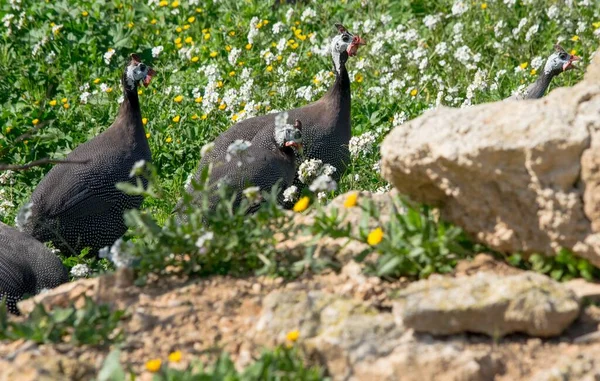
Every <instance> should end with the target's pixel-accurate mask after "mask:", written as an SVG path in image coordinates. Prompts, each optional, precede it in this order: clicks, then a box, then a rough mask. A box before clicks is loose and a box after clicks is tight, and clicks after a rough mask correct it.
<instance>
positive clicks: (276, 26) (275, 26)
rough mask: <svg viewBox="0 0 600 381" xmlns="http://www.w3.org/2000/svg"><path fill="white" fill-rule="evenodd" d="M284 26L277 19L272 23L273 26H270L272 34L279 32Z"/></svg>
mask: <svg viewBox="0 0 600 381" xmlns="http://www.w3.org/2000/svg"><path fill="white" fill-rule="evenodd" d="M284 27H285V25H283V23H282V22H281V21H278V22H276V23H275V24H273V28H271V30H272V31H273V34H279V33H281V32H282V31H283V29H284Z"/></svg>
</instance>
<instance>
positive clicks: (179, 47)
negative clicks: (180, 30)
mask: <svg viewBox="0 0 600 381" xmlns="http://www.w3.org/2000/svg"><path fill="white" fill-rule="evenodd" d="M182 46H183V44H177V45H175V47H176V48H177V49H181V47H182Z"/></svg>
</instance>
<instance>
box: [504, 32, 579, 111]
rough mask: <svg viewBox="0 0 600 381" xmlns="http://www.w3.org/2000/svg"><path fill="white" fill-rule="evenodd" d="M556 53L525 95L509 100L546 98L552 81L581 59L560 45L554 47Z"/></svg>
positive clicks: (548, 60)
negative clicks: (545, 95)
mask: <svg viewBox="0 0 600 381" xmlns="http://www.w3.org/2000/svg"><path fill="white" fill-rule="evenodd" d="M554 50H555V52H554V53H552V54H551V55H550V57H548V59H547V60H546V64H545V65H544V70H543V71H541V72H540V75H539V76H538V79H537V80H536V81H535V82H534V83H532V84H531V85H529V87H527V89H526V90H525V92H524V93H523V94H514V95H511V96H510V97H509V98H507V99H509V100H523V99H539V98H541V97H543V96H544V94H545V93H546V90H548V86H550V82H552V79H553V78H554V77H556V76H557V75H559V74H560V73H562V72H564V71H567V70H571V69H573V68H574V67H575V66H573V62H575V61H579V59H580V58H579V57H577V56H575V55H572V54H569V53H567V52H566V51H565V50H564V49H563V48H562V47H561V46H560V45H558V44H557V45H554Z"/></svg>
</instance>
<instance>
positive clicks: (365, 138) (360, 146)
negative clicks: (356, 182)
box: [348, 131, 377, 158]
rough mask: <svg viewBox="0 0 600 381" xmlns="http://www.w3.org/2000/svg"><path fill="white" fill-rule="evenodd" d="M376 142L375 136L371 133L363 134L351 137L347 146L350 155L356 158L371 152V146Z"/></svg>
mask: <svg viewBox="0 0 600 381" xmlns="http://www.w3.org/2000/svg"><path fill="white" fill-rule="evenodd" d="M376 140H377V136H376V135H375V133H374V132H372V131H368V132H365V133H364V134H362V135H359V136H353V137H352V138H351V139H350V143H349V145H348V148H349V150H350V155H351V156H352V157H353V158H357V157H359V156H360V155H367V154H369V153H370V152H371V151H372V150H373V144H374V143H375V141H376Z"/></svg>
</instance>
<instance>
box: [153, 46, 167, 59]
mask: <svg viewBox="0 0 600 381" xmlns="http://www.w3.org/2000/svg"><path fill="white" fill-rule="evenodd" d="M164 49H165V48H163V46H162V45H159V46H155V47H153V48H152V57H154V58H158V56H159V55H160V53H162V51H163V50H164Z"/></svg>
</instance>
